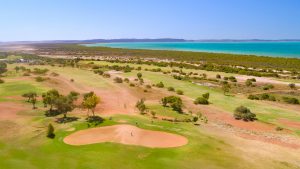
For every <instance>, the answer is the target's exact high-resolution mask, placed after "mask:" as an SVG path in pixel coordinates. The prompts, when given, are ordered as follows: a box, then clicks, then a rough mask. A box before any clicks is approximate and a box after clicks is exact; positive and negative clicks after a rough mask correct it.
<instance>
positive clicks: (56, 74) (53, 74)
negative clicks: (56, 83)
mask: <svg viewBox="0 0 300 169" xmlns="http://www.w3.org/2000/svg"><path fill="white" fill-rule="evenodd" d="M50 75H51V76H54V77H56V76H59V74H58V73H55V72H52V73H51V74H50Z"/></svg>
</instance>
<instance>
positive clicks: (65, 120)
mask: <svg viewBox="0 0 300 169" xmlns="http://www.w3.org/2000/svg"><path fill="white" fill-rule="evenodd" d="M78 119H79V118H78V117H61V118H57V119H56V120H55V122H56V123H60V124H61V123H70V122H73V121H77V120H78Z"/></svg>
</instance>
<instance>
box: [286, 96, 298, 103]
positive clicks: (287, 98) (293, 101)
mask: <svg viewBox="0 0 300 169" xmlns="http://www.w3.org/2000/svg"><path fill="white" fill-rule="evenodd" d="M282 99H283V101H284V102H286V103H288V104H299V100H298V99H296V98H293V97H282Z"/></svg>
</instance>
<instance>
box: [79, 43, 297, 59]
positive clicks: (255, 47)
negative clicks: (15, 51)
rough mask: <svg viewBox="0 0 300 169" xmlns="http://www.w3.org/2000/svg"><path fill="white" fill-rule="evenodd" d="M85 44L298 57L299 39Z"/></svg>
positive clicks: (91, 45)
mask: <svg viewBox="0 0 300 169" xmlns="http://www.w3.org/2000/svg"><path fill="white" fill-rule="evenodd" d="M84 45H85V46H90V47H93V46H102V47H111V48H126V49H151V50H177V51H194V52H215V53H232V54H245V55H258V56H275V57H294V58H300V41H292V42H291V41H274V42H124V43H95V44H84Z"/></svg>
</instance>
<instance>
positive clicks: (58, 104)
mask: <svg viewBox="0 0 300 169" xmlns="http://www.w3.org/2000/svg"><path fill="white" fill-rule="evenodd" d="M73 102H74V100H73V99H72V98H71V97H68V96H63V95H60V96H58V97H57V98H56V100H55V101H54V106H55V108H56V109H57V111H58V112H59V113H61V114H63V115H64V118H67V113H68V112H70V111H72V110H74V108H75V105H74V103H73Z"/></svg>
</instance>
